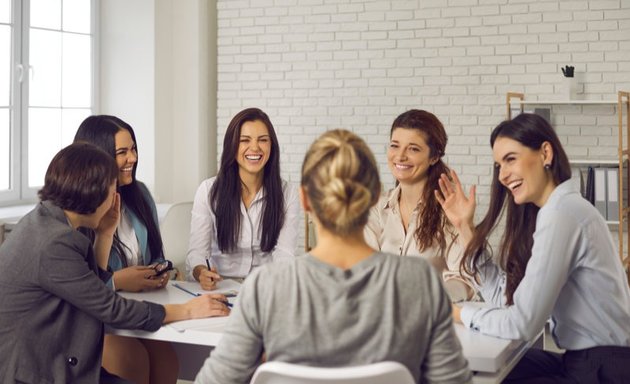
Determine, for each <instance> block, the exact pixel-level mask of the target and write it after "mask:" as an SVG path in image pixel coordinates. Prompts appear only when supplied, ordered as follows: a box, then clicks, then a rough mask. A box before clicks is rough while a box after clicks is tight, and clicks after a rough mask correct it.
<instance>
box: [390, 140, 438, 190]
mask: <svg viewBox="0 0 630 384" xmlns="http://www.w3.org/2000/svg"><path fill="white" fill-rule="evenodd" d="M436 161H437V158H435V157H434V158H431V149H430V148H429V146H428V145H427V142H426V137H425V135H424V133H422V132H421V131H419V130H417V129H410V128H394V130H393V131H392V137H391V140H390V142H389V146H388V148H387V164H388V165H389V169H390V171H391V172H392V175H393V176H394V177H395V178H396V180H398V182H399V183H402V184H413V183H418V182H421V181H424V180H426V178H427V171H428V169H429V167H430V166H431V165H433V164H435V162H436Z"/></svg>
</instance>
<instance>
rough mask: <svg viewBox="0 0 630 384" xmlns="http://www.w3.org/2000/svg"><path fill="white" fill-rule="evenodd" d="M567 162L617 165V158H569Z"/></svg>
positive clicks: (572, 163) (573, 163)
mask: <svg viewBox="0 0 630 384" xmlns="http://www.w3.org/2000/svg"><path fill="white" fill-rule="evenodd" d="M569 164H571V165H591V164H602V165H615V166H619V160H597V159H576V160H570V159H569Z"/></svg>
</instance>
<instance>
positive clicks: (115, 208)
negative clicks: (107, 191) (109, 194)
mask: <svg viewBox="0 0 630 384" xmlns="http://www.w3.org/2000/svg"><path fill="white" fill-rule="evenodd" d="M119 220H120V194H119V193H118V192H115V193H114V198H113V199H112V205H111V207H109V209H108V210H107V211H106V212H105V214H104V215H103V217H101V220H100V221H99V223H98V227H96V229H95V230H96V232H97V233H98V234H99V235H102V236H114V232H116V227H117V226H118V222H119Z"/></svg>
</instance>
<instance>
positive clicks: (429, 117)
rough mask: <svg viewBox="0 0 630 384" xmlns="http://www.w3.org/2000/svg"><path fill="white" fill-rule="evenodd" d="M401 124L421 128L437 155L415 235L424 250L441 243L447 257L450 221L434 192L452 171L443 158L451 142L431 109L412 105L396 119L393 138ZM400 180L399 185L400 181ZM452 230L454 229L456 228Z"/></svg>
mask: <svg viewBox="0 0 630 384" xmlns="http://www.w3.org/2000/svg"><path fill="white" fill-rule="evenodd" d="M397 128H404V129H415V130H417V131H418V132H420V133H421V134H422V136H423V137H424V139H425V140H426V142H427V145H428V146H429V151H430V152H429V158H430V159H437V161H436V162H435V164H433V165H431V166H429V169H428V171H427V172H428V175H427V184H426V186H425V188H424V191H423V192H422V199H421V200H422V201H423V202H424V204H420V203H419V208H420V212H419V214H418V219H417V220H418V221H417V224H416V232H415V233H414V237H415V239H416V245H417V247H418V249H419V250H420V251H424V250H426V249H428V248H430V247H432V246H434V245H437V246H438V247H439V249H440V253H441V256H442V257H444V255H445V254H446V235H445V228H447V227H450V224H449V222H448V220H447V218H446V215H445V214H444V212H443V210H442V207H441V206H440V204H439V203H438V201H437V199H436V198H435V194H434V191H435V190H438V189H439V184H438V180H439V179H440V175H441V174H443V173H444V174H446V175H449V174H450V170H449V168H448V167H447V166H446V164H444V162H443V161H442V157H443V156H444V151H445V149H446V143H447V142H448V136H447V135H446V131H445V130H444V125H442V123H441V122H440V120H439V119H438V118H437V117H436V116H435V115H434V114H432V113H431V112H427V111H424V110H420V109H411V110H409V111H407V112H404V113H403V114H401V115H400V116H398V117H397V118H396V120H394V122H393V123H392V129H391V131H390V134H389V137H390V139H391V137H392V134H393V133H394V130H395V129H397ZM396 184H397V185H398V182H396ZM449 232H450V233H451V234H452V233H453V231H449ZM452 236H454V235H452Z"/></svg>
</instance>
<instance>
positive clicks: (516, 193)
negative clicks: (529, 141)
mask: <svg viewBox="0 0 630 384" xmlns="http://www.w3.org/2000/svg"><path fill="white" fill-rule="evenodd" d="M492 154H493V157H494V162H495V166H496V167H498V168H499V182H500V183H501V184H502V185H503V186H504V187H505V188H507V189H508V191H510V192H511V193H512V196H513V197H514V202H515V203H516V204H525V203H534V204H535V205H537V206H538V207H542V206H543V205H544V204H545V203H546V202H547V199H548V198H549V195H550V194H551V192H553V190H554V188H555V187H556V185H555V183H554V181H553V178H552V177H551V173H550V172H549V171H547V170H545V167H544V166H545V164H551V161H552V160H553V151H552V150H551V145H550V144H549V143H548V142H544V143H543V145H542V146H541V148H540V149H537V150H535V149H531V148H529V147H527V146H524V145H523V144H521V143H519V142H518V141H516V140H513V139H510V138H507V137H498V138H497V139H496V140H495V142H494V146H493V147H492Z"/></svg>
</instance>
